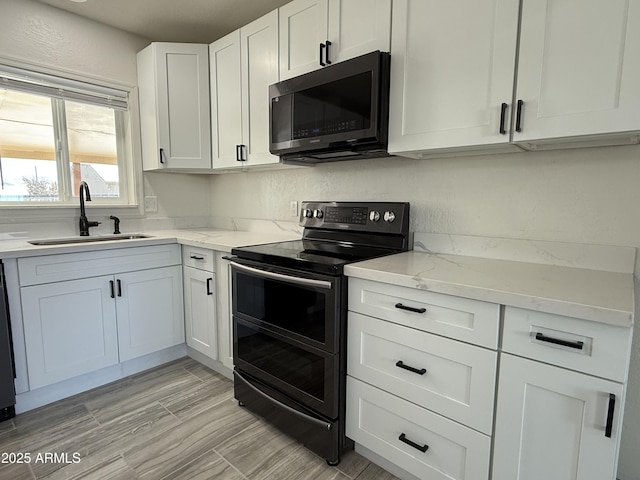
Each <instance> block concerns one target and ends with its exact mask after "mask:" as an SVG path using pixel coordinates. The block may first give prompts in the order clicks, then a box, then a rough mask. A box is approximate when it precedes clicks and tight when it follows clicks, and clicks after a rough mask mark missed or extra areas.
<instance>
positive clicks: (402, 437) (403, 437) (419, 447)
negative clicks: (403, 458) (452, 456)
mask: <svg viewBox="0 0 640 480" xmlns="http://www.w3.org/2000/svg"><path fill="white" fill-rule="evenodd" d="M398 440H400V441H401V442H404V443H406V444H407V445H410V446H412V447H413V448H415V449H416V450H420V451H421V452H422V453H424V452H426V451H427V450H429V445H427V444H424V445H420V444H418V443H416V442H412V441H411V440H409V439H408V438H407V436H406V435H405V434H404V433H401V434H400V436H399V437H398Z"/></svg>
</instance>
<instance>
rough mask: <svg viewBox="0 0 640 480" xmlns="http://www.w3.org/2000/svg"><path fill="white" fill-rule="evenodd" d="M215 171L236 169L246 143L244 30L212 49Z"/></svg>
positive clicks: (238, 31)
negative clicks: (242, 60) (242, 63)
mask: <svg viewBox="0 0 640 480" xmlns="http://www.w3.org/2000/svg"><path fill="white" fill-rule="evenodd" d="M209 63H210V65H211V73H210V83H211V146H212V157H213V158H212V163H213V167H214V168H215V167H235V166H237V164H238V161H237V160H236V145H240V144H241V143H242V92H241V84H242V73H241V68H240V30H236V31H235V32H232V33H230V34H229V35H226V36H225V37H222V38H221V39H219V40H216V41H215V42H213V43H212V44H211V45H209Z"/></svg>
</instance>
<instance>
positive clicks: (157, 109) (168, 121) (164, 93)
mask: <svg viewBox="0 0 640 480" xmlns="http://www.w3.org/2000/svg"><path fill="white" fill-rule="evenodd" d="M137 60H138V90H139V102H140V130H141V136H142V159H143V168H144V170H157V169H163V168H167V169H209V168H211V137H210V132H211V126H210V118H209V117H210V112H209V103H210V102H209V53H208V47H207V45H200V44H187V43H152V44H151V45H149V46H148V47H147V48H145V49H144V50H142V51H141V52H139V53H138V57H137Z"/></svg>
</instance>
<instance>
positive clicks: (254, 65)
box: [240, 10, 280, 165]
mask: <svg viewBox="0 0 640 480" xmlns="http://www.w3.org/2000/svg"><path fill="white" fill-rule="evenodd" d="M240 59H241V70H242V108H243V117H242V138H243V142H242V143H243V145H244V147H242V148H245V149H246V152H243V153H242V155H243V158H244V159H245V162H241V163H246V164H247V165H264V164H268V163H279V161H280V158H279V157H277V156H276V155H272V154H271V153H270V152H269V123H270V121H269V85H271V84H272V83H276V82H277V81H278V79H279V76H278V12H277V11H276V10H274V11H273V12H271V13H268V14H267V15H264V16H263V17H260V18H259V19H258V20H255V21H253V22H251V23H250V24H249V25H246V26H244V27H242V28H241V29H240Z"/></svg>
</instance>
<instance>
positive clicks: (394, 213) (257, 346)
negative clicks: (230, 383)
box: [231, 202, 410, 465]
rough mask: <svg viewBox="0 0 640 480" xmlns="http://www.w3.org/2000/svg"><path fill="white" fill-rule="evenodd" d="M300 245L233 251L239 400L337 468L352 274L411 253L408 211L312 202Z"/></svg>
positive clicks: (402, 206) (342, 443)
mask: <svg viewBox="0 0 640 480" xmlns="http://www.w3.org/2000/svg"><path fill="white" fill-rule="evenodd" d="M300 225H301V226H303V227H304V232H303V235H302V239H301V240H296V241H289V242H278V243H270V244H265V245H255V246H248V247H240V248H234V249H233V250H232V251H231V253H232V254H233V258H232V262H231V272H232V292H233V332H234V333H233V335H234V337H233V338H234V352H233V358H234V365H235V368H234V380H235V381H234V393H235V398H236V399H237V400H238V402H239V404H240V405H242V406H244V407H246V408H248V409H250V410H251V411H253V412H255V413H257V414H259V415H261V416H263V417H264V418H265V419H267V420H268V421H270V422H271V423H273V424H274V425H276V426H277V427H278V428H280V429H281V430H283V431H285V432H287V433H289V434H290V435H291V436H293V437H294V438H296V439H298V440H299V441H301V442H302V443H303V444H305V446H307V448H309V449H310V450H312V451H314V452H315V453H316V454H318V455H320V456H322V457H323V458H325V459H326V460H327V462H328V463H329V464H331V465H336V464H337V463H338V462H339V461H340V456H341V454H342V452H343V451H344V450H345V449H347V448H348V447H349V446H350V445H351V442H350V441H349V440H348V439H347V438H346V437H345V434H344V411H345V398H346V395H345V379H346V332H347V278H346V277H344V275H343V269H344V266H345V265H347V264H349V263H352V262H356V261H360V260H366V259H370V258H376V257H380V256H383V255H390V254H393V253H398V252H402V251H406V250H408V249H409V247H410V236H409V204H408V203H397V202H370V203H363V202H303V204H302V210H301V214H300Z"/></svg>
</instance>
